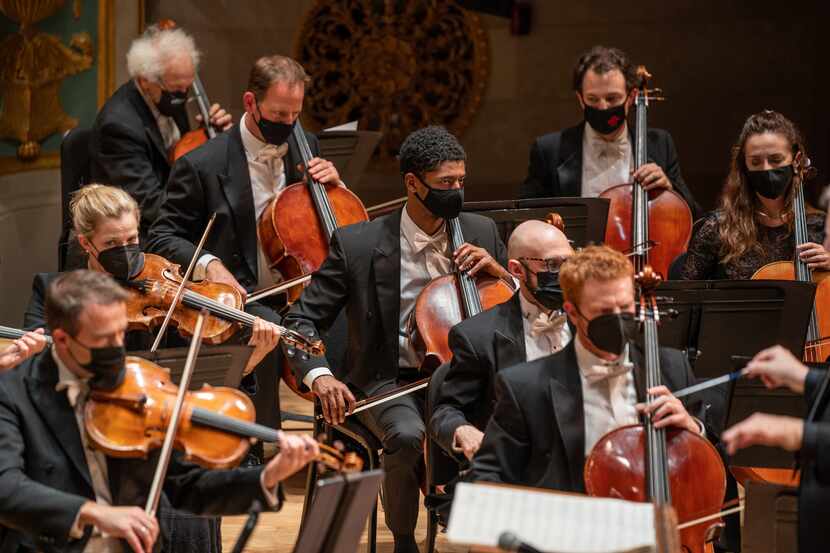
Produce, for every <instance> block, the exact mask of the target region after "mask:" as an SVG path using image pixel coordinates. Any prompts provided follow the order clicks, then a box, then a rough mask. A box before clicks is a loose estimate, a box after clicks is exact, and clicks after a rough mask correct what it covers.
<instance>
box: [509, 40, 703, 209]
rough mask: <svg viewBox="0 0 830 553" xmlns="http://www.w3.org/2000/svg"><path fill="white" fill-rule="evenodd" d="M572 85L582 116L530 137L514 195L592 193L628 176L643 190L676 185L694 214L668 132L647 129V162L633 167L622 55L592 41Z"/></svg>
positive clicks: (629, 79) (631, 89)
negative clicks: (524, 168)
mask: <svg viewBox="0 0 830 553" xmlns="http://www.w3.org/2000/svg"><path fill="white" fill-rule="evenodd" d="M573 89H574V92H575V93H576V99H577V101H578V102H579V107H580V108H581V109H582V112H583V117H584V121H583V122H582V123H580V124H579V125H576V126H574V127H570V128H567V129H565V130H562V131H557V132H552V133H549V134H546V135H543V136H540V137H538V138H537V139H536V140H535V141H534V142H533V145H532V146H531V147H530V163H529V166H528V172H527V177H526V178H525V180H524V183H522V185H521V187H520V188H519V197H520V198H547V197H560V196H583V197H596V196H599V194H600V193H601V192H603V191H604V190H605V189H607V188H610V187H612V186H615V185H618V184H624V183H629V182H631V180H632V178H633V179H634V180H636V181H638V182H640V183H642V185H643V187H644V188H645V189H646V190H652V191H658V190H674V191H676V192H677V193H678V194H680V195H681V196H683V199H684V200H686V203H688V204H689V208H690V209H691V210H692V216H693V217H694V218H697V217H698V216H699V215H700V214H701V212H700V206H699V205H698V204H697V202H696V201H695V199H694V197H693V196H692V193H691V192H690V191H689V188H688V187H687V186H686V183H685V182H684V181H683V176H682V175H681V174H680V164H679V163H678V161H677V150H676V149H675V147H674V141H673V140H672V137H671V135H670V134H669V133H668V132H666V131H664V130H662V129H648V131H647V134H646V151H647V154H648V163H646V164H645V165H643V166H641V167H640V168H639V169H638V170H637V171H634V172H633V173H632V170H633V163H634V151H633V148H634V135H633V132H632V131H633V130H632V129H630V128H629V127H628V124H627V122H626V119H627V117H628V114H629V112H630V111H631V108H632V106H633V104H634V100H635V98H636V95H637V75H636V72H635V70H634V68H633V67H632V66H631V64H630V63H629V61H628V58H627V57H626V55H625V54H624V53H623V52H622V51H620V50H618V49H616V48H606V47H604V46H594V47H593V48H591V49H590V50H589V51H588V52H586V53H585V54H583V55H582V56H581V57H580V58H579V61H578V62H577V65H576V67H575V68H574V75H573Z"/></svg>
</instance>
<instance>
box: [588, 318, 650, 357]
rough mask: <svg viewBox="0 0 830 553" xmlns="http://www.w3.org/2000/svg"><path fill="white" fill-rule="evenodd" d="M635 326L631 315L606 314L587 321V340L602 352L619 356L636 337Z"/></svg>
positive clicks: (635, 322) (634, 320)
mask: <svg viewBox="0 0 830 553" xmlns="http://www.w3.org/2000/svg"><path fill="white" fill-rule="evenodd" d="M637 326H638V323H637V320H636V319H635V318H634V315H633V314H632V313H607V314H605V315H600V316H599V317H594V318H593V319H591V320H590V321H588V339H589V340H591V342H592V343H593V344H594V345H595V346H596V347H598V348H599V349H601V350H602V351H605V352H608V353H613V354H614V355H620V354H621V353H622V352H623V349H624V348H625V345H626V344H627V343H628V342H630V341H632V340H634V339H635V338H636V337H637Z"/></svg>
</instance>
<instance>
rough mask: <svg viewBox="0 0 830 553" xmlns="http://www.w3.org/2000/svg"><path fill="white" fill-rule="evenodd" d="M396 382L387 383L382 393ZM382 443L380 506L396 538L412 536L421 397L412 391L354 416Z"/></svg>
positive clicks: (422, 429)
mask: <svg viewBox="0 0 830 553" xmlns="http://www.w3.org/2000/svg"><path fill="white" fill-rule="evenodd" d="M398 385H399V384H395V383H389V384H387V385H386V386H383V387H381V388H380V389H378V390H377V391H376V392H375V393H377V394H381V393H383V392H388V391H389V390H392V389H394V388H396V387H397V386H398ZM356 416H357V417H358V419H359V420H360V422H362V423H363V424H364V425H365V426H366V427H367V428H368V429H369V430H370V431H371V432H372V433H373V434H374V435H375V436H377V437H378V439H379V440H380V441H381V442H382V443H383V459H382V465H383V470H384V471H385V473H386V474H385V475H384V480H383V509H384V511H385V513H386V525H387V526H388V527H389V529H390V530H391V531H392V534H394V536H395V538H396V539H400V538H408V537H413V535H414V533H415V525H416V524H417V522H418V507H419V502H420V495H419V494H420V483H421V475H422V474H423V462H424V449H423V443H424V436H425V435H426V429H425V425H424V396H423V394H418V393H412V394H408V395H405V396H402V397H399V398H397V399H394V400H392V401H389V402H386V403H384V404H382V405H378V406H377V407H373V408H372V409H368V410H366V411H362V412H360V413H358V414H357V415H356Z"/></svg>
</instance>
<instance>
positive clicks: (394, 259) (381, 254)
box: [372, 211, 401, 363]
mask: <svg viewBox="0 0 830 553" xmlns="http://www.w3.org/2000/svg"><path fill="white" fill-rule="evenodd" d="M372 271H373V272H374V283H375V293H376V295H377V299H378V309H379V310H380V315H381V322H382V324H383V331H384V336H385V338H386V343H387V344H389V345H390V346H391V349H392V351H393V352H394V354H395V355H394V360H395V363H397V361H398V354H399V352H398V343H399V342H398V332H399V328H398V327H399V324H400V320H399V319H400V313H401V212H400V211H397V212H395V213H393V214H391V215H389V216H388V217H387V218H386V219H385V220H384V224H383V227H382V229H381V233H380V236H379V237H378V242H377V246H376V247H375V249H374V250H373V252H372Z"/></svg>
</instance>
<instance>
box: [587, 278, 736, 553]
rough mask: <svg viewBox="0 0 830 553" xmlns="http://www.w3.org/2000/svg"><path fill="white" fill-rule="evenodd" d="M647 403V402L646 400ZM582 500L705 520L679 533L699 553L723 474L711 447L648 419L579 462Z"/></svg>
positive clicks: (652, 314) (643, 309) (649, 370)
mask: <svg viewBox="0 0 830 553" xmlns="http://www.w3.org/2000/svg"><path fill="white" fill-rule="evenodd" d="M660 280H661V279H660V277H659V275H656V274H655V273H654V272H653V271H652V270H651V268H650V267H646V268H645V269H644V270H643V271H642V272H640V273H639V274H638V275H637V281H638V284H639V286H640V288H641V290H640V312H639V319H640V321H641V323H642V325H643V327H644V334H645V347H644V353H645V377H646V382H645V384H646V389H649V388H652V387H654V386H660V384H661V377H660V343H659V340H658V336H657V325H658V322H659V317H660V314H659V311H658V310H657V300H656V296H655V295H654V291H655V289H656V287H657V285H658V284H659V282H660ZM647 401H651V398H650V397H649V398H648V399H647ZM584 477H585V490H586V491H587V493H588V495H593V496H599V497H616V498H619V499H627V500H630V501H650V502H652V503H654V504H655V506H657V507H658V508H659V507H663V506H666V505H671V506H672V507H674V510H675V512H676V513H677V517H678V519H679V520H681V521H692V520H695V521H696V520H697V519H699V518H701V517H703V518H705V519H706V520H705V522H700V523H696V524H694V523H693V525H691V526H688V527H686V528H684V529H683V530H681V532H680V541H681V544H682V550H683V551H684V552H685V553H703V552H704V551H706V546H707V542H709V541H711V540H712V539H713V538H714V534H715V533H716V532H715V531H716V529H717V528H718V527H720V526H722V523H721V522H719V520H717V519H719V517H714V519H712V518H710V517H706V516H705V515H709V514H711V513H718V512H719V511H720V510H721V504H722V502H723V497H724V494H725V492H726V470H725V469H724V466H723V462H722V461H721V458H720V455H719V454H718V452H717V450H716V449H715V447H714V446H713V445H712V444H711V443H710V442H709V440H707V439H706V438H704V437H703V436H700V435H699V434H696V433H694V432H690V431H689V430H685V429H677V428H672V429H665V428H659V429H658V428H655V427H654V425H653V424H652V423H651V418H650V417H645V418H644V421H643V424H635V425H627V426H623V427H620V428H617V429H615V430H612V431H610V432H608V433H607V434H605V435H604V436H603V437H601V438H600V439H599V441H597V443H596V444H595V445H594V447H593V448H592V449H591V452H590V453H589V454H588V457H587V458H586V459H585V469H584Z"/></svg>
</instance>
